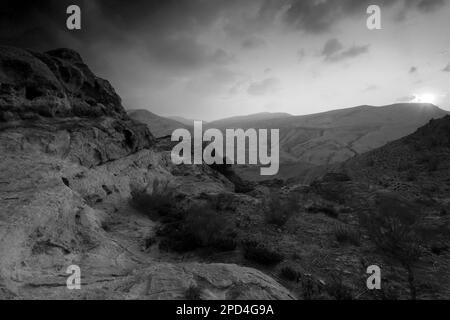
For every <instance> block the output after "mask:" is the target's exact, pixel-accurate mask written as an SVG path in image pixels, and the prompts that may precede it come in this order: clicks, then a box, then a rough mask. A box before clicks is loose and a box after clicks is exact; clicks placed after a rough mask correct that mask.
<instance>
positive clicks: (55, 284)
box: [0, 47, 293, 299]
mask: <svg viewBox="0 0 450 320" xmlns="http://www.w3.org/2000/svg"><path fill="white" fill-rule="evenodd" d="M0 83H1V86H0V116H1V119H2V122H0V257H1V259H0V299H17V298H19V299H20V298H28V299H78V298H87V299H90V298H91V299H94V298H97V299H103V298H105V299H179V298H185V293H186V290H187V289H188V288H189V287H190V286H192V285H195V286H201V287H202V289H203V291H202V295H203V296H202V298H204V299H217V298H226V299H241V298H242V299H292V298H293V297H292V295H290V293H289V291H288V290H286V289H285V288H283V287H282V286H281V285H279V284H278V283H277V282H276V281H275V280H273V279H272V278H270V277H268V276H266V275H264V274H263V273H261V272H259V271H257V270H255V269H251V268H244V267H240V266H237V265H230V264H207V263H196V262H193V261H191V262H189V263H188V262H182V259H177V257H171V258H170V259H168V260H165V259H166V258H165V256H164V254H154V253H152V252H147V251H146V250H143V249H142V247H143V244H144V243H145V239H146V238H147V237H149V236H151V235H153V234H154V233H155V229H156V227H157V223H156V222H153V221H152V220H150V219H149V218H148V217H146V216H143V215H142V214H140V213H139V212H136V211H135V210H134V209H133V207H132V206H131V205H130V203H129V200H130V197H131V193H132V191H133V190H139V191H141V192H142V191H144V192H148V193H151V192H153V187H154V186H155V181H159V182H161V183H163V184H165V185H170V186H171V187H172V188H174V189H175V190H176V191H177V193H178V195H179V198H180V199H181V200H180V204H181V205H182V204H183V202H186V203H189V202H190V201H194V200H195V198H197V197H200V196H201V195H204V194H220V193H227V192H228V193H231V192H233V191H234V185H233V184H232V183H231V182H230V181H229V180H228V179H226V178H225V177H224V176H223V175H222V174H220V173H219V172H217V171H214V170H212V169H211V168H210V167H208V166H206V165H204V166H176V167H175V166H174V165H173V164H172V163H171V161H170V151H169V150H164V148H161V147H158V146H157V145H156V144H155V140H154V138H153V136H152V135H151V133H150V132H149V131H148V128H147V127H146V126H145V125H142V124H137V123H135V122H133V121H132V120H130V119H129V118H128V117H127V116H126V115H125V114H124V112H123V108H122V106H121V104H120V98H119V97H118V96H117V95H116V94H115V92H114V90H113V89H112V88H111V86H110V85H109V84H108V83H107V82H106V81H104V80H101V79H99V78H97V77H95V75H93V74H92V72H90V71H89V69H88V67H87V66H86V65H85V64H84V63H83V61H82V59H81V58H80V56H79V55H78V54H77V53H75V52H73V51H71V50H66V49H60V50H55V51H50V52H48V53H46V54H38V53H31V52H28V51H25V50H21V49H15V48H6V47H1V48H0ZM70 265H77V266H79V267H80V268H81V272H82V289H81V290H68V289H67V287H66V279H67V277H68V275H67V274H66V270H67V267H68V266H70Z"/></svg>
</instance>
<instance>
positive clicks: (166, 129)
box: [127, 109, 189, 137]
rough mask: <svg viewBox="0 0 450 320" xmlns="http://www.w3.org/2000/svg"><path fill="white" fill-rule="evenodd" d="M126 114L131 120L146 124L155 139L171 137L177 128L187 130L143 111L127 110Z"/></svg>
mask: <svg viewBox="0 0 450 320" xmlns="http://www.w3.org/2000/svg"><path fill="white" fill-rule="evenodd" d="M127 113H128V116H129V117H130V118H131V119H133V120H135V121H138V122H140V123H143V124H146V125H147V127H148V128H149V130H150V132H151V133H152V134H153V135H154V136H155V137H164V136H167V135H171V134H172V132H173V131H174V130H176V129H179V128H186V129H188V128H189V126H188V125H186V124H184V123H181V122H178V121H175V120H172V119H169V118H165V117H161V116H158V115H157V114H154V113H153V112H150V111H148V110H145V109H133V110H127Z"/></svg>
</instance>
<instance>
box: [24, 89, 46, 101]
mask: <svg viewBox="0 0 450 320" xmlns="http://www.w3.org/2000/svg"><path fill="white" fill-rule="evenodd" d="M42 95H43V94H42V92H41V91H40V90H39V89H38V88H35V87H26V88H25V98H26V99H28V100H34V99H36V98H39V97H41V96H42Z"/></svg>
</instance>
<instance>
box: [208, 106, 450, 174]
mask: <svg viewBox="0 0 450 320" xmlns="http://www.w3.org/2000/svg"><path fill="white" fill-rule="evenodd" d="M446 114H448V112H447V111H444V110H442V109H440V108H438V107H437V106H434V105H431V104H413V103H411V104H394V105H389V106H383V107H374V106H359V107H354V108H349V109H342V110H334V111H329V112H323V113H318V114H312V115H305V116H289V115H287V114H285V115H283V116H282V115H280V114H275V115H273V116H272V117H270V114H266V115H265V117H261V116H260V115H259V114H257V115H255V116H254V117H252V116H246V117H237V118H231V119H226V120H219V121H214V122H211V123H209V124H208V125H207V126H208V127H210V128H218V129H225V128H243V129H248V128H256V129H258V128H268V129H280V162H281V163H293V162H303V163H310V164H314V165H328V164H332V163H337V162H341V161H345V160H347V159H349V158H351V157H353V156H355V155H358V154H361V153H364V152H367V151H370V150H373V149H375V148H378V147H381V146H383V145H385V144H386V143H388V142H390V141H393V140H396V139H399V138H401V137H404V136H406V135H408V134H411V133H413V132H414V131H415V130H416V129H417V128H419V127H420V126H423V125H424V124H426V123H427V122H428V121H429V120H431V119H436V118H441V117H443V116H445V115H446Z"/></svg>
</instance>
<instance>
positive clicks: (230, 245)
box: [185, 206, 236, 250]
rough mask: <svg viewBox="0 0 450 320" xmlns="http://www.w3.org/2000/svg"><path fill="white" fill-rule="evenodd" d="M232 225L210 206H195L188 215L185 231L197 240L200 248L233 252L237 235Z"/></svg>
mask: <svg viewBox="0 0 450 320" xmlns="http://www.w3.org/2000/svg"><path fill="white" fill-rule="evenodd" d="M229 224H230V223H229V222H228V221H227V219H226V218H225V217H224V216H223V215H222V214H220V213H219V212H217V211H215V210H213V209H212V208H211V207H209V206H193V207H191V208H190V209H189V210H188V212H187V215H186V220H185V231H186V233H188V234H189V235H191V236H192V237H193V238H195V239H196V241H197V242H198V244H199V246H202V247H214V248H216V249H222V250H233V249H234V248H235V247H236V242H235V240H234V239H235V237H236V234H235V233H234V232H233V231H232V228H231V226H230V225H229Z"/></svg>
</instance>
